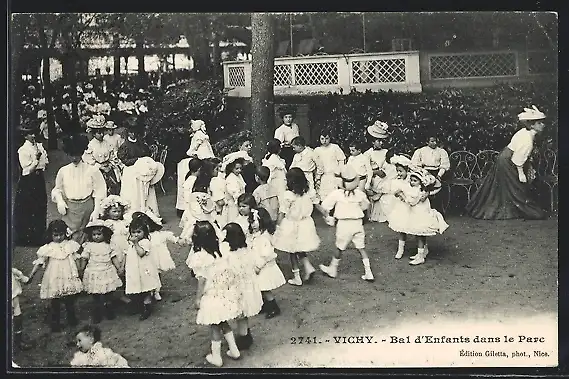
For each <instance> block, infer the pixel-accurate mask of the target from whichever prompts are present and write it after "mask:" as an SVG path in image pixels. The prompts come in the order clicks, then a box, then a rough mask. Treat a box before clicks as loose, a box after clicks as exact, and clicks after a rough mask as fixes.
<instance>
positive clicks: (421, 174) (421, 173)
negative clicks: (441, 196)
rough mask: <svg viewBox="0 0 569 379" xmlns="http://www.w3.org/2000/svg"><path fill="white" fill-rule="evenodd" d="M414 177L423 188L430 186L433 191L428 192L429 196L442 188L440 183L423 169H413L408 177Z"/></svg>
mask: <svg viewBox="0 0 569 379" xmlns="http://www.w3.org/2000/svg"><path fill="white" fill-rule="evenodd" d="M413 176H414V177H416V178H417V179H419V180H420V181H421V184H423V185H424V186H425V187H428V186H431V187H432V188H433V190H432V191H431V192H430V194H431V195H434V194H435V193H437V192H439V191H440V190H441V187H442V183H441V181H440V180H439V179H438V178H436V177H434V176H433V175H432V174H431V173H429V172H428V171H427V170H425V169H423V168H414V169H413V170H412V171H411V172H410V173H409V177H413Z"/></svg>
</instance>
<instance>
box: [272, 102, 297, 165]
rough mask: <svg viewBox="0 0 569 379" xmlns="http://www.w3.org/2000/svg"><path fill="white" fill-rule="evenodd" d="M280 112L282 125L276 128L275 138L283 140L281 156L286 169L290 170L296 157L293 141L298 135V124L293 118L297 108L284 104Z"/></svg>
mask: <svg viewBox="0 0 569 379" xmlns="http://www.w3.org/2000/svg"><path fill="white" fill-rule="evenodd" d="M279 114H280V116H281V118H282V120H283V123H282V125H281V126H279V127H278V128H277V129H276V130H275V136H274V137H275V138H276V139H278V140H279V141H281V152H280V154H279V155H280V157H281V158H282V159H284V161H285V165H286V169H287V170H288V169H289V167H290V165H291V164H292V158H294V151H293V150H292V146H291V142H292V140H293V139H294V138H295V137H298V136H299V135H300V134H299V131H298V125H296V124H295V123H294V122H293V120H294V117H295V116H296V110H295V109H294V107H291V106H288V105H287V106H283V107H282V108H281V109H280V110H279Z"/></svg>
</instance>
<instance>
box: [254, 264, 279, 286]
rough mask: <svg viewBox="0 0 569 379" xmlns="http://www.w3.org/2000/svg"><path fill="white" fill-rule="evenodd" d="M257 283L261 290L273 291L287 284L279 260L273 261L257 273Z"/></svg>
mask: <svg viewBox="0 0 569 379" xmlns="http://www.w3.org/2000/svg"><path fill="white" fill-rule="evenodd" d="M257 283H259V289H260V290H261V291H272V290H274V289H277V288H279V287H281V286H282V285H283V284H285V283H286V280H285V277H284V275H283V272H282V271H281V269H280V268H279V266H278V265H277V262H275V261H271V262H269V263H267V264H266V265H265V267H263V268H262V269H261V271H260V272H259V273H258V274H257Z"/></svg>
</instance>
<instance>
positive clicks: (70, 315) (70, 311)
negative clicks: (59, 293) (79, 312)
mask: <svg viewBox="0 0 569 379" xmlns="http://www.w3.org/2000/svg"><path fill="white" fill-rule="evenodd" d="M66 300H67V301H65V313H66V314H67V324H68V325H69V326H71V327H75V326H77V324H79V322H78V321H77V316H76V315H75V302H74V301H73V300H69V299H66Z"/></svg>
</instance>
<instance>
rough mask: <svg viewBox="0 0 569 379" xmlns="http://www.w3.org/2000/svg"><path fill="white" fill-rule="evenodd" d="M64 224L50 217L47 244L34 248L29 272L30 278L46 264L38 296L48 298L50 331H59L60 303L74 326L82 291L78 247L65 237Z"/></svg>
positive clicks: (69, 322) (68, 321)
mask: <svg viewBox="0 0 569 379" xmlns="http://www.w3.org/2000/svg"><path fill="white" fill-rule="evenodd" d="M67 233H68V227H67V224H66V223H65V222H64V221H62V220H53V221H52V222H50V223H49V225H48V227H47V233H46V234H47V238H48V240H49V243H47V244H46V245H43V246H42V247H40V248H39V249H38V251H37V256H38V259H36V260H35V261H33V262H32V264H33V265H34V267H33V269H32V272H31V273H30V275H29V277H30V281H31V280H32V279H33V277H34V275H35V274H36V273H37V272H38V270H39V268H40V267H45V271H44V274H43V279H42V282H41V287H40V298H41V299H50V300H51V307H50V308H51V331H52V332H59V331H61V325H60V320H61V319H60V317H61V314H60V311H61V309H60V308H61V303H62V302H63V304H64V305H65V311H66V313H67V323H68V324H69V326H76V325H77V317H76V316H75V296H74V295H76V294H78V293H80V292H81V291H82V290H83V284H82V283H81V280H80V279H79V267H78V260H79V258H80V255H79V250H80V249H81V246H80V245H79V244H78V243H77V242H75V241H73V240H70V239H69V237H68V234H67Z"/></svg>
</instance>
